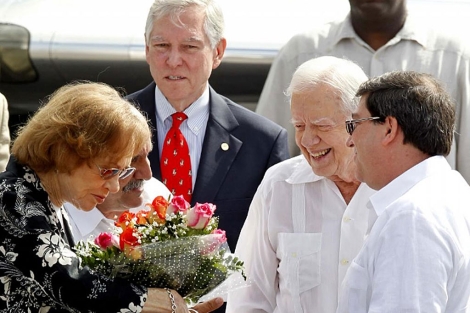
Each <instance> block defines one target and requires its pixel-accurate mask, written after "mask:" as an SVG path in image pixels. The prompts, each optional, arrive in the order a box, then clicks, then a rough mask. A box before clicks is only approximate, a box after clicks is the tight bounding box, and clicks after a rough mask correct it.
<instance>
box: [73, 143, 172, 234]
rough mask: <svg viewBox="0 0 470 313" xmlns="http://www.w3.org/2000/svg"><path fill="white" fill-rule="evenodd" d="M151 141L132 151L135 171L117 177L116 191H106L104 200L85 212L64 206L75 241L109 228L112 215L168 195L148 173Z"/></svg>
mask: <svg viewBox="0 0 470 313" xmlns="http://www.w3.org/2000/svg"><path fill="white" fill-rule="evenodd" d="M150 150H151V144H150V143H149V144H148V146H147V148H146V149H145V150H143V151H142V152H141V153H140V154H139V155H136V156H135V157H134V158H133V159H132V162H131V167H134V168H135V171H134V172H133V173H132V174H131V175H129V176H128V177H127V178H124V179H122V180H120V181H119V183H120V185H121V188H120V190H119V191H118V192H117V193H114V194H109V195H108V197H107V198H106V200H105V201H104V202H103V203H101V204H99V205H97V206H96V207H95V208H94V209H93V210H91V211H88V212H85V211H82V210H79V209H77V208H76V207H75V206H73V205H72V204H71V203H65V204H64V207H65V209H66V210H67V212H68V214H69V224H70V226H71V230H72V233H73V237H74V240H75V242H77V241H80V240H83V241H86V240H89V239H90V236H94V237H96V236H98V235H99V234H100V233H101V232H109V231H110V230H111V229H112V225H113V223H114V219H115V218H116V217H117V216H119V215H120V214H121V213H122V212H124V211H126V210H140V209H145V205H146V204H147V203H151V202H152V200H153V199H154V198H155V197H156V196H163V197H165V198H168V197H170V195H171V193H170V191H169V190H168V188H167V187H166V186H165V185H164V184H163V183H161V182H160V181H158V180H157V179H155V178H153V177H152V170H151V169H150V161H149V159H148V157H147V156H148V154H149V151H150Z"/></svg>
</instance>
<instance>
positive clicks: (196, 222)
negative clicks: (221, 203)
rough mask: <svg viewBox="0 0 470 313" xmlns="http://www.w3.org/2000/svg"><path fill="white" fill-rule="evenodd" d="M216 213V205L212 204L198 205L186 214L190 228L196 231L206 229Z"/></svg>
mask: <svg viewBox="0 0 470 313" xmlns="http://www.w3.org/2000/svg"><path fill="white" fill-rule="evenodd" d="M214 211H215V205H214V204H212V203H202V204H201V203H196V205H195V206H194V207H193V208H191V209H190V210H188V213H187V214H186V218H187V221H188V226H189V227H191V228H194V229H203V228H205V227H206V226H207V224H208V223H209V220H210V219H211V217H212V215H213V214H214Z"/></svg>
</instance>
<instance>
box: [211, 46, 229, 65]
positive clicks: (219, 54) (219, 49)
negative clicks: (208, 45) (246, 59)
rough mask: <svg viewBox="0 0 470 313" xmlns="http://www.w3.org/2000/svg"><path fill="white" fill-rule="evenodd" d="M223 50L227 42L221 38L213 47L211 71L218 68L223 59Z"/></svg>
mask: <svg viewBox="0 0 470 313" xmlns="http://www.w3.org/2000/svg"><path fill="white" fill-rule="evenodd" d="M225 48H227V40H226V39H225V38H222V39H220V41H219V43H218V44H217V46H216V47H215V53H214V63H213V65H212V69H213V70H215V69H216V68H218V67H219V65H220V63H221V62H222V58H223V57H224V53H225Z"/></svg>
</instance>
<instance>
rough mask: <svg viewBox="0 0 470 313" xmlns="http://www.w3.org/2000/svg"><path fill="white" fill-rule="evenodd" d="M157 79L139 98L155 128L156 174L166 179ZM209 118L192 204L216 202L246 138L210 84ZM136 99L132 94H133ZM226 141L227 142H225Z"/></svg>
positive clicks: (153, 158) (153, 165) (152, 154)
mask: <svg viewBox="0 0 470 313" xmlns="http://www.w3.org/2000/svg"><path fill="white" fill-rule="evenodd" d="M155 87H156V86H155V83H151V84H150V85H148V86H147V87H145V88H144V89H143V90H142V92H140V93H139V94H138V95H137V96H136V97H135V98H134V100H135V102H137V104H138V106H140V108H141V109H142V111H144V112H146V113H147V118H148V119H149V121H150V126H151V128H152V142H153V145H154V148H153V150H152V151H151V152H150V154H149V159H150V165H151V168H152V172H153V177H155V178H156V179H158V180H160V181H161V180H162V175H161V171H160V155H159V152H158V142H157V139H158V137H157V119H156V109H155ZM209 90H210V91H209V92H210V100H209V107H210V109H209V110H210V113H209V121H208V123H207V128H206V133H205V136H204V143H203V147H202V152H201V159H200V161H199V169H198V172H197V179H196V185H195V186H194V191H193V197H192V200H191V202H192V203H191V204H192V205H194V204H195V203H196V202H212V201H214V199H215V196H216V195H217V193H218V191H219V189H220V186H221V185H222V182H223V181H224V179H225V176H226V174H227V172H228V171H229V170H230V167H231V166H232V163H233V161H234V160H235V157H236V156H237V154H238V151H239V150H240V148H241V146H242V144H243V143H242V142H241V141H240V140H239V139H237V138H236V137H235V136H233V135H232V134H231V132H232V131H233V130H234V129H235V128H237V127H238V122H237V120H236V118H235V116H233V114H232V111H230V109H229V108H228V106H227V104H226V103H225V101H224V99H223V98H222V97H221V96H220V95H218V94H217V93H216V92H215V91H214V90H213V89H212V88H211V87H209ZM131 99H132V97H131ZM222 145H223V146H222Z"/></svg>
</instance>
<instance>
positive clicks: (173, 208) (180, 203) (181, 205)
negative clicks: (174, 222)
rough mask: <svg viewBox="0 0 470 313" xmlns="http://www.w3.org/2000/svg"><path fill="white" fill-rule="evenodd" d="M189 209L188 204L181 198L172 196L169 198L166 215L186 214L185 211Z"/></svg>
mask: <svg viewBox="0 0 470 313" xmlns="http://www.w3.org/2000/svg"><path fill="white" fill-rule="evenodd" d="M188 209H189V203H188V201H186V200H185V199H184V198H183V196H174V197H173V198H171V201H170V205H168V208H167V209H166V214H171V213H174V214H176V213H178V212H182V213H186V211H187V210H188Z"/></svg>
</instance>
